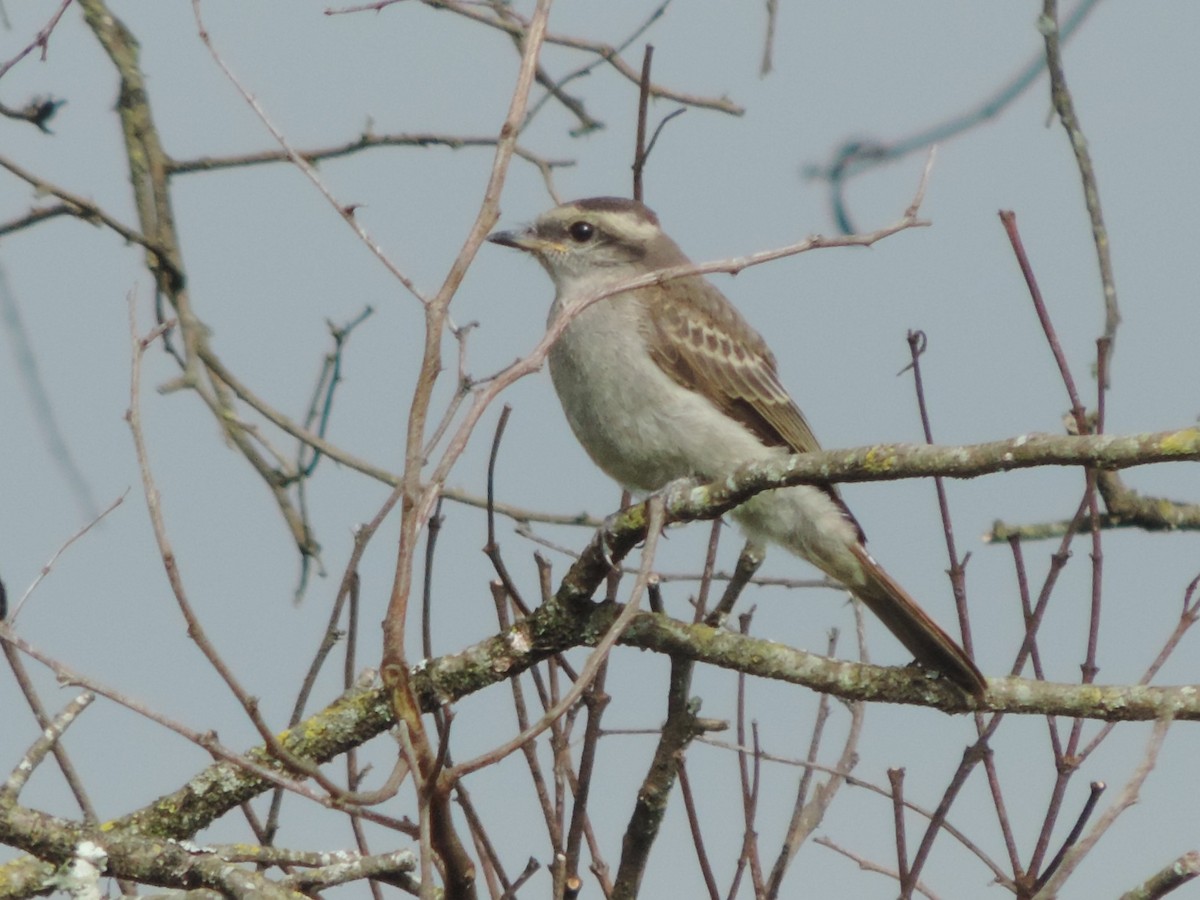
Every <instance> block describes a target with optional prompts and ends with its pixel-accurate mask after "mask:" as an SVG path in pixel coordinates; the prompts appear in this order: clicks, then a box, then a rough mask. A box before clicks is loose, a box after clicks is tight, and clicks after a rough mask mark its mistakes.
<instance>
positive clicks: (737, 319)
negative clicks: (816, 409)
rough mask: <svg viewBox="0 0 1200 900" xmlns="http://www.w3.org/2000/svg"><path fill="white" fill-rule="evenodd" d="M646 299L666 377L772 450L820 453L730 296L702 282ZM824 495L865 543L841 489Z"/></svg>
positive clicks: (653, 348)
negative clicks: (714, 408)
mask: <svg viewBox="0 0 1200 900" xmlns="http://www.w3.org/2000/svg"><path fill="white" fill-rule="evenodd" d="M640 293H641V299H642V300H643V302H644V303H645V305H646V307H647V311H648V313H649V315H648V316H647V321H648V322H649V329H650V333H649V334H647V335H646V338H647V345H648V346H649V348H650V355H651V357H652V358H653V359H654V361H655V362H656V363H657V364H658V366H659V368H661V369H662V370H663V371H664V372H665V373H666V374H667V375H669V376H670V377H671V378H672V379H674V380H675V381H676V382H678V383H679V384H681V385H683V386H684V387H686V388H689V389H691V390H694V391H697V392H699V393H700V394H702V395H704V396H705V397H706V398H708V400H709V401H710V402H711V403H712V404H713V405H714V406H716V407H717V408H718V409H719V410H721V411H722V412H724V413H725V414H726V415H728V416H730V417H731V418H733V419H736V420H737V421H738V422H740V423H741V424H742V425H743V426H745V427H746V428H747V429H748V430H749V431H750V432H751V433H752V434H754V435H755V436H756V437H757V438H758V439H759V440H760V441H762V442H763V443H764V444H766V445H767V446H771V447H785V448H787V449H789V450H791V451H792V452H793V453H809V452H812V451H816V450H820V449H821V445H820V444H819V443H818V442H817V439H816V437H815V436H814V435H813V432H812V429H811V428H810V427H809V424H808V420H807V419H805V418H804V413H802V412H801V411H800V408H799V407H798V406H797V405H796V403H795V401H793V400H792V398H791V396H790V395H789V394H788V392H787V390H786V389H785V388H784V387H783V385H782V383H780V381H779V373H778V369H777V364H776V362H775V356H774V354H772V353H771V350H770V348H769V347H768V346H767V343H766V341H764V340H763V338H762V335H760V334H759V333H758V332H757V331H755V330H754V329H753V328H752V327H751V326H750V324H749V323H748V322H747V321H746V320H745V319H744V318H742V316H741V314H740V313H739V312H738V311H737V310H736V309H735V308H734V307H733V305H732V304H731V303H730V302H729V301H728V300H727V299H725V295H724V294H722V293H721V292H720V291H719V290H717V288H715V287H713V285H711V284H710V283H709V282H708V281H706V280H705V279H703V278H700V277H694V278H680V279H676V280H674V281H669V282H667V283H665V284H663V285H661V286H660V287H659V288H655V289H650V290H647V291H642V292H640ZM685 298H686V299H685ZM824 490H825V492H826V493H827V494H828V495H829V497H830V498H831V499H832V500H833V501H834V502H835V503H837V505H838V506H839V507H841V510H842V513H843V515H845V517H846V518H847V520H848V521H850V522H851V523H852V524H853V525H854V527H855V529H856V530H857V531H858V533H859V537H860V539H864V536H863V532H862V528H861V527H860V526H859V524H858V521H857V520H856V519H855V518H854V516H853V514H851V512H850V510H849V509H847V508H846V504H845V503H844V502H843V501H842V498H841V495H840V494H839V493H838V490H837V488H836V487H834V486H832V485H831V486H829V487H828V488H824Z"/></svg>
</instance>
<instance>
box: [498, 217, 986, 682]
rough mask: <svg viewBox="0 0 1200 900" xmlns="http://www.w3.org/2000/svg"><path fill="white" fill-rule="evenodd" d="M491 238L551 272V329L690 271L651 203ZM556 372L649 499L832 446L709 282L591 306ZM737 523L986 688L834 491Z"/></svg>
mask: <svg viewBox="0 0 1200 900" xmlns="http://www.w3.org/2000/svg"><path fill="white" fill-rule="evenodd" d="M488 240H490V241H492V242H493V243H496V244H500V245H503V246H506V247H515V248H517V249H518V250H524V251H525V252H527V253H529V254H531V255H532V256H533V257H534V258H535V259H537V261H538V262H539V263H541V265H542V267H543V268H544V269H545V270H546V271H547V272H548V273H549V275H550V278H551V279H552V280H553V281H554V287H555V289H556V295H555V298H554V304H553V306H552V308H551V310H550V320H551V321H553V320H554V318H555V317H556V316H557V315H558V314H559V313H560V312H561V311H562V310H563V309H564V308H565V307H568V306H570V305H571V304H572V303H573V302H575V301H577V300H581V299H583V298H585V297H588V296H593V295H595V294H596V293H597V292H599V291H601V290H603V289H604V288H605V287H606V286H612V285H615V284H618V283H622V282H627V281H629V280H631V279H633V278H636V277H637V276H639V275H643V274H646V273H649V272H653V271H656V270H659V269H663V268H667V267H670V266H679V265H686V264H687V263H688V259H687V257H686V256H684V254H683V251H681V250H680V249H679V247H678V246H677V245H676V244H675V242H674V241H673V240H671V238H669V237H668V236H667V235H666V234H665V233H664V232H663V230H662V229H661V228H660V227H659V223H658V217H657V216H655V214H654V213H653V212H652V211H651V210H649V209H648V208H647V207H646V206H644V205H643V204H641V203H639V202H637V201H633V200H624V199H621V198H617V197H595V198H592V199H588V200H578V201H576V202H574V203H567V204H564V205H562V206H558V207H555V208H554V209H552V210H550V211H549V212H546V213H544V214H543V215H542V216H540V217H539V218H538V219H537V221H536V222H534V223H533V225H531V226H529V227H528V228H525V229H521V230H516V231H500V232H496V233H494V234H492V235H490V236H489V238H488ZM549 363H550V376H551V378H552V379H553V381H554V388H555V390H556V391H557V392H558V398H559V400H560V401H561V403H562V407H563V411H564V412H565V413H566V416H567V421H568V422H569V423H570V425H571V429H572V430H573V431H574V432H575V437H576V438H578V440H579V442H580V443H581V444H583V447H584V449H585V450H586V451H587V452H588V455H590V456H591V458H592V459H593V461H595V463H596V465H598V466H599V467H600V468H601V469H603V470H604V471H605V472H606V473H608V474H609V475H610V476H612V477H613V478H615V479H616V480H617V481H619V482H620V483H621V484H622V485H623V486H625V487H627V488H630V489H633V490H636V491H655V490H658V489H659V488H661V487H663V486H664V485H666V484H667V483H668V482H669V481H672V480H674V479H676V478H682V477H685V476H698V477H700V478H705V479H716V478H720V477H722V476H724V475H727V474H728V473H730V472H732V471H733V470H734V469H736V468H737V467H738V466H740V465H742V464H744V463H748V462H754V461H762V460H770V459H776V458H779V457H783V456H786V455H788V454H792V453H805V452H809V451H813V450H819V449H820V446H819V445H818V444H817V440H816V438H815V437H813V433H812V431H811V429H810V428H809V426H808V422H806V421H805V419H804V414H803V413H801V412H800V409H799V408H798V407H797V406H796V404H795V403H794V402H793V401H792V399H791V397H789V396H788V393H787V391H786V390H784V388H783V386H782V385H781V384H780V382H779V376H778V373H777V371H776V363H775V357H774V356H773V355H772V353H771V351H770V349H768V347H767V345H766V342H765V341H764V340H763V339H762V336H761V335H759V334H758V332H756V331H755V330H754V329H753V328H751V327H750V325H749V324H748V323H747V322H746V320H745V319H743V318H742V316H741V315H740V314H739V313H738V311H737V310H736V309H734V307H733V305H732V304H731V303H730V302H729V301H728V300H727V299H726V298H725V296H724V295H723V294H722V293H721V292H720V291H719V290H717V288H715V287H714V286H713V285H712V284H710V283H709V282H708V281H707V280H706V279H705V278H703V277H701V276H698V275H691V276H686V277H682V278H676V279H673V280H670V281H667V282H664V283H662V284H655V285H652V286H650V287H643V288H638V289H635V290H630V291H624V292H621V293H618V294H614V295H613V296H610V297H607V298H605V299H603V300H600V301H599V302H597V303H593V304H592V305H590V306H588V307H587V308H586V309H584V310H583V311H582V312H581V313H579V315H578V316H577V317H576V318H575V319H573V320H572V321H571V322H570V324H569V325H567V327H566V330H565V331H564V332H563V333H562V336H561V337H560V338H559V340H558V341H557V343H555V344H554V346H553V347H552V349H551V350H550V356H549ZM732 516H733V518H734V519H736V520H737V521H738V523H739V524H740V525H741V526H742V528H743V529H744V530H745V531H746V532H747V533H748V534H749V536H750V537H751V538H752V539H754V540H759V541H762V540H767V541H771V542H774V543H777V544H781V545H782V546H784V547H785V548H787V549H788V550H790V551H791V552H793V553H795V554H797V555H798V556H801V557H803V558H804V559H807V560H808V561H809V562H811V563H813V564H814V565H815V566H816V567H817V568H819V569H821V571H823V572H825V573H826V574H827V575H829V576H830V577H831V578H833V579H835V580H837V581H838V582H840V583H841V584H843V585H844V586H845V587H846V588H847V589H848V590H849V591H850V592H851V593H853V594H854V595H855V596H856V597H858V598H859V599H860V600H861V601H862V602H863V603H865V604H866V605H867V607H868V608H869V609H870V610H871V611H872V612H873V613H874V614H875V615H876V616H878V617H879V619H880V620H881V621H882V622H883V624H884V625H886V626H887V627H888V628H889V629H890V630H891V632H892V633H893V634H894V635H896V637H897V638H899V639H900V642H901V643H902V644H904V646H905V647H907V648H908V649H909V650H910V651H911V652H912V653H913V654H914V655H915V656H916V658H917V660H918V661H919V662H920V663H922V664H923V665H925V666H928V667H929V668H931V669H935V670H937V671H938V672H941V673H942V674H944V675H945V676H947V677H948V678H950V679H951V680H952V681H953V682H954V683H956V684H957V685H959V686H960V687H962V688H963V689H964V690H966V691H967V692H969V693H971V694H974V695H976V696H978V695H981V694H982V693H983V692H984V691H985V689H986V685H985V682H984V679H983V676H982V675H981V674H980V672H979V670H978V669H977V668H976V667H975V664H974V663H973V662H972V661H971V658H970V657H969V656H967V654H966V653H965V652H964V651H963V650H962V648H960V647H959V646H958V644H956V643H955V642H954V640H953V639H952V638H951V637H950V636H949V635H947V634H946V633H945V632H944V631H943V630H942V629H941V628H939V627H938V625H937V623H935V622H934V621H933V619H931V618H930V617H929V616H928V614H926V613H925V612H924V610H922V609H921V608H920V607H919V606H918V605H917V604H916V602H915V601H914V600H913V599H912V597H910V596H909V595H908V594H907V593H906V592H905V591H904V589H903V588H901V587H900V585H899V584H897V583H896V581H895V580H894V579H892V577H891V576H890V575H888V573H887V572H885V571H884V570H883V569H882V568H881V567H880V566H879V564H878V563H876V562H875V560H873V559H872V558H871V556H870V555H869V554H868V553H867V550H866V547H865V543H864V541H865V539H864V535H863V532H862V529H861V528H860V527H859V524H858V522H857V521H856V520H855V519H854V516H853V515H851V514H850V511H849V510H848V509H847V508H846V505H845V504H844V503H843V502H842V498H841V496H840V494H839V493H838V491H837V489H836V488H835V487H809V486H797V487H788V488H779V489H777V490H772V491H766V492H764V493H761V494H758V495H757V496H755V497H753V498H752V499H750V500H748V501H747V502H745V503H743V504H742V505H741V506H739V507H737V508H736V509H735V510H734V511H733V512H732Z"/></svg>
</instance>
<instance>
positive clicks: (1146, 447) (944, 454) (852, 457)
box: [666, 428, 1200, 521]
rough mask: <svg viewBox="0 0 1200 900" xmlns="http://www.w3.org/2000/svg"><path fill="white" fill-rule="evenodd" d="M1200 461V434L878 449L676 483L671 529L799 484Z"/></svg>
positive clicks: (1043, 437)
mask: <svg viewBox="0 0 1200 900" xmlns="http://www.w3.org/2000/svg"><path fill="white" fill-rule="evenodd" d="M1197 460H1200V428H1184V429H1181V430H1179V431H1159V432H1155V433H1152V434H1130V435H1107V434H1102V435H1088V436H1082V437H1077V436H1073V435H1049V434H1027V435H1021V436H1019V437H1015V438H1008V439H1006V440H1003V441H992V442H990V443H987V444H967V445H964V446H961V447H942V446H937V445H928V444H875V445H873V446H870V447H858V448H854V449H850V450H826V451H822V452H820V453H803V454H800V455H798V456H790V457H786V458H783V459H780V460H777V461H774V462H769V463H755V464H753V465H746V466H742V467H741V468H740V469H738V470H737V471H736V472H734V473H733V474H732V475H730V476H729V477H728V478H726V479H724V480H722V481H714V482H709V483H705V484H697V483H695V482H676V483H675V484H673V485H670V486H669V487H668V489H667V497H666V502H667V515H668V518H669V519H670V520H671V521H691V520H693V519H711V518H715V517H716V516H719V515H723V514H724V513H726V512H728V511H729V510H730V509H732V508H733V507H735V506H737V505H738V504H739V503H743V502H745V501H746V500H747V499H749V498H750V497H752V496H754V495H755V494H758V493H761V492H762V491H765V490H770V489H771V488H778V487H786V486H788V485H795V484H832V483H835V482H852V481H897V480H900V479H903V478H930V477H933V476H935V475H940V476H941V477H943V478H978V477H979V476H981V475H994V474H996V473H998V472H1009V471H1012V470H1014V469H1032V468H1035V467H1039V466H1087V467H1092V468H1099V469H1127V468H1131V467H1133V466H1144V465H1150V464H1153V463H1164V462H1189V461H1191V462H1194V461H1197Z"/></svg>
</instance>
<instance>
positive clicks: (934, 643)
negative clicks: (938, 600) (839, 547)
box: [853, 544, 987, 697]
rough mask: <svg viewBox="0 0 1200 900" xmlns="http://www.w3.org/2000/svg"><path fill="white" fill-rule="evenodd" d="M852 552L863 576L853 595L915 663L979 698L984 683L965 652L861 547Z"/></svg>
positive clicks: (859, 545)
mask: <svg viewBox="0 0 1200 900" xmlns="http://www.w3.org/2000/svg"><path fill="white" fill-rule="evenodd" d="M853 550H854V554H855V556H857V557H858V561H859V562H860V563H861V565H862V576H863V580H862V581H859V582H858V583H856V584H855V586H854V595H855V596H856V597H858V599H859V600H861V601H862V602H863V603H865V604H866V605H867V608H868V609H869V610H871V612H873V613H874V614H875V615H876V616H877V617H878V618H879V620H880V621H881V622H883V624H884V625H886V626H887V627H888V630H889V631H891V633H892V634H894V635H895V636H896V637H897V638H898V639H899V640H900V643H902V644H903V645H904V646H905V647H907V648H908V649H909V651H910V652H911V653H912V654H913V655H914V656H915V657H916V658H917V662H919V663H921V665H924V666H928V667H929V668H931V669H936V670H937V671H938V672H941V673H942V674H943V675H945V676H946V677H947V678H949V679H950V680H951V681H953V682H954V683H955V684H957V685H958V686H959V687H961V688H962V689H963V690H965V691H967V692H968V693H970V694H973V695H974V696H976V697H982V696H983V695H984V693H985V692H986V691H987V682H986V681H984V678H983V674H982V673H981V672H980V671H979V669H977V668H976V667H975V663H974V662H972V661H971V657H969V656H967V653H966V651H965V650H963V649H962V647H960V646H958V644H957V643H956V642H955V641H954V639H953V638H952V637H950V635H948V634H946V632H944V631H943V630H942V629H941V628H940V627H939V626H938V624H937V623H936V622H934V621H933V619H931V618H930V617H929V614H928V613H926V612H925V610H923V609H921V607H919V606H917V602H916V601H915V600H913V598H912V597H910V596H909V595H908V592H907V591H905V590H904V588H902V587H900V585H899V584H897V583H896V581H895V579H893V578H892V576H891V575H889V574H888V573H887V572H885V571H884V570H883V569H882V568H881V567H880V565H879V563H877V562H875V560H873V559H872V558H871V555H870V554H869V553H867V551H866V548H865V547H863V546H862V545H861V544H855V545H854V546H853Z"/></svg>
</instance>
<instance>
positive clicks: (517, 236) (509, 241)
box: [487, 231, 529, 250]
mask: <svg viewBox="0 0 1200 900" xmlns="http://www.w3.org/2000/svg"><path fill="white" fill-rule="evenodd" d="M487 239H488V240H489V241H490V242H491V243H493V244H499V245H500V246H501V247H515V248H516V249H518V250H528V249H529V247H528V246H527V245H526V244H525V243H522V241H524V240H527V239H528V235H527V234H526V232H524V231H493V232H492V233H491V234H489V235H488V236H487Z"/></svg>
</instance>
